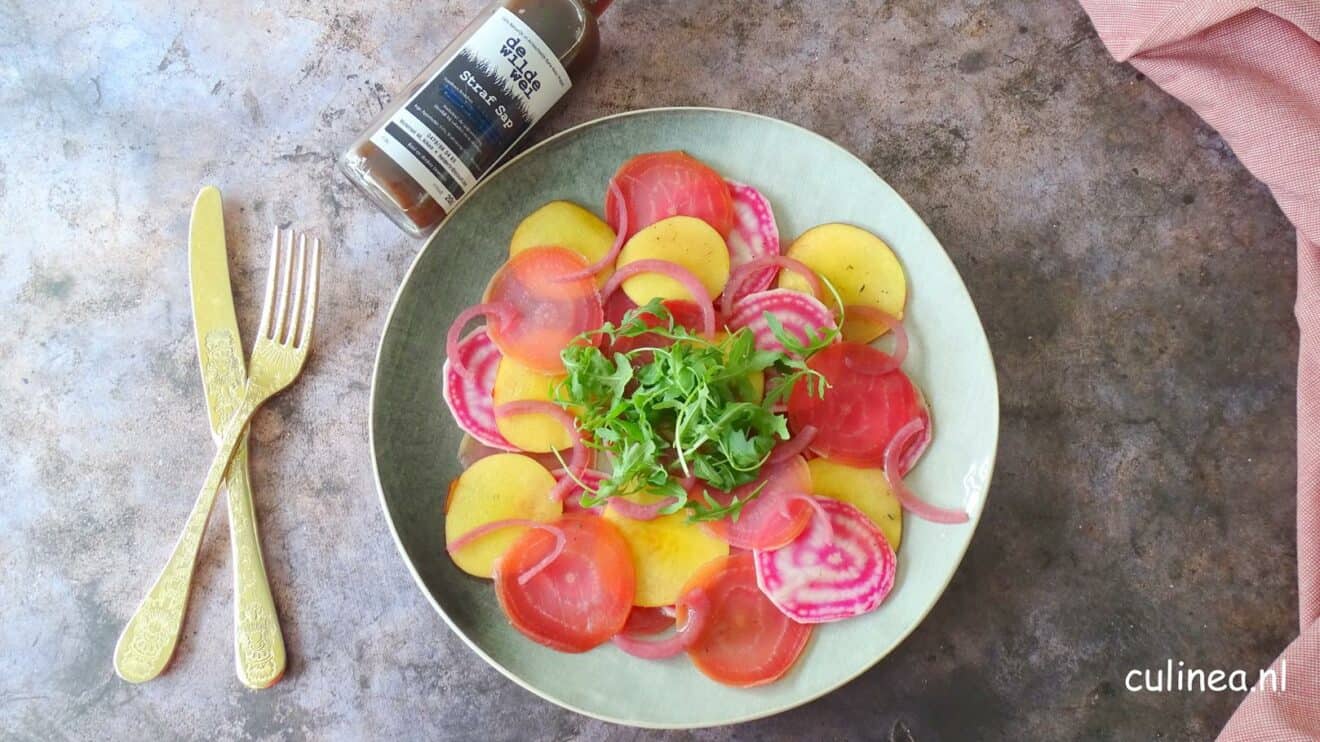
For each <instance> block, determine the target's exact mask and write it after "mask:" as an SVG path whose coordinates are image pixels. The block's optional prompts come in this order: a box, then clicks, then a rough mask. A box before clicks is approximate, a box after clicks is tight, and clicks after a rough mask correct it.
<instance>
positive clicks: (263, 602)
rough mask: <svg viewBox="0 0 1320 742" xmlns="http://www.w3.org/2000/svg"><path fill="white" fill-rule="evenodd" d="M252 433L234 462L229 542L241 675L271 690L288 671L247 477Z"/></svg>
mask: <svg viewBox="0 0 1320 742" xmlns="http://www.w3.org/2000/svg"><path fill="white" fill-rule="evenodd" d="M247 438H248V437H247V435H246V434H244V435H243V438H242V439H241V440H240V441H239V444H238V452H237V453H235V454H234V461H233V463H231V464H230V465H229V476H228V478H227V479H226V480H225V491H226V498H227V499H228V501H229V543H230V548H231V550H232V552H233V556H234V657H235V662H236V663H237V666H238V679H239V680H241V681H243V685H246V686H247V687H249V688H254V689H258V690H259V689H262V688H269V687H270V686H272V685H274V684H275V683H276V682H278V681H279V679H280V677H282V676H283V675H284V667H285V662H286V657H285V653H284V636H283V634H281V632H280V618H279V614H278V613H277V612H276V611H275V600H274V598H272V597H271V594H270V581H269V580H268V578H267V577H266V563H265V560H263V559H262V556H261V538H260V534H259V532H258V531H257V514H256V511H255V510H254V509H253V507H252V485H251V481H250V480H249V477H248V448H247Z"/></svg>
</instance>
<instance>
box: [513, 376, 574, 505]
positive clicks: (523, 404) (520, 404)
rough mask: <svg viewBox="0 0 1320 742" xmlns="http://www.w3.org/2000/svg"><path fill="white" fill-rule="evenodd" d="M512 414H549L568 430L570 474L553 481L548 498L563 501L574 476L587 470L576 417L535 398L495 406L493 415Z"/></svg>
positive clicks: (561, 408) (552, 404) (572, 483)
mask: <svg viewBox="0 0 1320 742" xmlns="http://www.w3.org/2000/svg"><path fill="white" fill-rule="evenodd" d="M514 415H549V416H550V417H553V418H554V419H555V420H556V421H558V422H559V424H560V425H563V426H564V430H567V431H568V437H569V439H570V440H571V441H572V443H573V455H572V456H571V457H570V458H569V461H568V472H566V474H567V473H571V474H572V476H563V477H560V478H559V481H557V482H555V486H554V487H552V488H551V489H550V499H552V500H559V501H560V502H563V500H564V498H565V497H568V495H569V493H571V492H572V491H573V488H574V487H576V486H578V485H577V482H576V481H574V477H576V478H577V479H582V475H583V473H584V472H585V471H586V470H587V464H588V461H587V459H588V458H589V456H588V453H587V447H586V445H585V444H583V443H582V434H581V433H579V432H578V427H577V418H575V417H573V416H572V415H570V414H569V413H568V410H565V409H564V408H563V407H560V406H559V405H557V404H555V403H553V402H542V401H541V400H535V399H522V400H518V401H516V402H505V403H504V404H502V405H499V406H498V407H496V408H495V417H497V418H499V417H510V416H514Z"/></svg>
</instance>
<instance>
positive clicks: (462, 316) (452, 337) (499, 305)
mask: <svg viewBox="0 0 1320 742" xmlns="http://www.w3.org/2000/svg"><path fill="white" fill-rule="evenodd" d="M517 314H518V313H517V310H515V309H514V308H513V307H512V306H511V305H509V304H506V303H504V302H498V301H494V302H488V303H486V304H477V305H475V306H471V307H468V308H467V309H464V310H463V311H461V312H459V313H458V316H457V317H455V318H454V324H452V325H450V326H449V333H448V334H447V335H445V357H446V358H447V359H448V360H449V365H450V367H452V368H453V369H454V370H455V371H457V372H458V373H459V375H460V376H462V377H463V378H464V379H467V380H468V381H474V379H473V377H472V371H471V369H469V368H468V367H467V366H464V365H463V364H462V363H461V362H460V361H459V357H460V356H459V352H458V346H459V343H461V342H462V341H463V328H464V327H467V325H468V323H469V322H471V321H472V320H474V319H476V318H477V317H485V318H486V322H488V323H489V322H490V321H491V319H492V318H493V319H494V320H495V321H496V323H497V324H500V325H507V324H509V323H511V322H513V321H514V320H515V319H517Z"/></svg>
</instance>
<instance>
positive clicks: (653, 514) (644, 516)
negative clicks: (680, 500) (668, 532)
mask: <svg viewBox="0 0 1320 742" xmlns="http://www.w3.org/2000/svg"><path fill="white" fill-rule="evenodd" d="M676 501H677V499H676V498H674V497H665V498H662V499H660V500H657V501H655V502H652V503H648V504H646V505H641V504H639V503H635V502H633V501H632V500H628V499H625V498H622V497H611V498H610V507H611V508H613V509H614V512H616V513H618V514H619V515H622V516H623V517H625V518H628V519H629V520H655V519H656V518H658V517H660V511H661V510H664V509H665V508H666V507H668V506H670V505H672V504H674V503H675V502H676Z"/></svg>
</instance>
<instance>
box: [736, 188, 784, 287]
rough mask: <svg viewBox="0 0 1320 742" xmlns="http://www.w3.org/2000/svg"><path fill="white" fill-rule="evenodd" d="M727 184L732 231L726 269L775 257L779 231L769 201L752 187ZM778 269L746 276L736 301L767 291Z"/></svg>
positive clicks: (769, 269)
mask: <svg viewBox="0 0 1320 742" xmlns="http://www.w3.org/2000/svg"><path fill="white" fill-rule="evenodd" d="M725 182H726V183H728V184H729V195H730V196H732V197H733V217H734V220H733V230H732V231H731V232H729V239H728V243H729V269H730V270H737V268H738V266H740V265H744V264H746V263H750V262H751V261H753V260H755V259H757V258H763V257H766V256H769V255H778V254H779V227H778V226H777V225H776V224H775V213H774V211H772V210H771V208H770V201H769V200H767V199H766V197H765V196H764V195H762V193H761V192H760V191H758V190H756V189H755V188H753V187H752V186H749V185H747V184H746V183H739V182H737V181H733V180H727V179H726V180H725ZM778 273H779V271H778V269H776V268H774V267H769V268H766V269H764V270H760V271H757V272H756V274H755V275H751V276H748V277H747V279H746V280H745V281H744V282H743V283H742V285H741V286H739V287H738V291H737V293H738V296H735V297H733V298H734V299H735V300H736V299H740V298H742V297H743V296H746V295H747V294H753V293H756V292H757V291H763V290H765V289H768V288H770V284H771V283H772V282H774V280H775V276H776V275H777V274H778Z"/></svg>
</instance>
